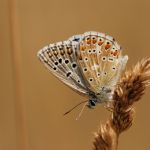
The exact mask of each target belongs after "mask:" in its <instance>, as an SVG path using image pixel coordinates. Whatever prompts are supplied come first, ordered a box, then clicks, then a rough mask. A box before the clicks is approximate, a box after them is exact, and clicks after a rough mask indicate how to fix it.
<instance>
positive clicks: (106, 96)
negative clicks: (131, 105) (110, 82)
mask: <svg viewBox="0 0 150 150" xmlns="http://www.w3.org/2000/svg"><path fill="white" fill-rule="evenodd" d="M112 94H113V92H112V89H110V88H108V87H102V88H101V89H100V91H99V92H98V93H94V92H89V100H88V104H87V106H88V107H89V108H94V107H95V106H96V105H97V104H98V103H103V102H106V101H109V100H111V99H112Z"/></svg>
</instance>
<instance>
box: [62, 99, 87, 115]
mask: <svg viewBox="0 0 150 150" xmlns="http://www.w3.org/2000/svg"><path fill="white" fill-rule="evenodd" d="M87 101H88V100H86V101H82V102H80V103H78V104H77V105H75V106H74V107H73V108H71V109H69V110H68V111H67V112H65V113H64V115H67V114H69V113H70V112H71V111H72V110H74V109H75V108H76V107H78V106H79V105H81V104H82V103H85V102H87ZM86 104H87V103H86Z"/></svg>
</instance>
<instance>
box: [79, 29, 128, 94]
mask: <svg viewBox="0 0 150 150" xmlns="http://www.w3.org/2000/svg"><path fill="white" fill-rule="evenodd" d="M121 53H122V50H121V47H120V46H119V45H118V44H117V42H116V41H115V40H114V39H113V38H112V37H111V36H108V35H105V34H103V33H98V32H86V33H84V34H83V35H82V38H81V40H80V46H79V51H78V63H79V65H80V68H82V74H83V77H84V79H85V81H86V82H87V85H88V88H89V89H90V90H91V91H93V92H94V93H98V92H99V91H100V89H101V88H102V87H109V88H114V86H115V85H116V83H117V81H118V79H119V77H120V74H121V72H122V71H123V70H124V67H125V65H126V62H127V60H128V57H127V56H122V54H121Z"/></svg>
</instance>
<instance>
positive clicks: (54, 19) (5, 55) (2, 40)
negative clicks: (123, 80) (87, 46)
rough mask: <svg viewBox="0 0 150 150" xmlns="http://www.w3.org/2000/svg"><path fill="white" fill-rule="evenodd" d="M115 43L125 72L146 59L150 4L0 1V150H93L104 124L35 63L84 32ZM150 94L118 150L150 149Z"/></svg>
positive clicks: (141, 0) (102, 113)
mask: <svg viewBox="0 0 150 150" xmlns="http://www.w3.org/2000/svg"><path fill="white" fill-rule="evenodd" d="M91 30H92V31H99V32H104V33H107V34H109V35H112V36H113V37H115V39H116V40H117V41H118V42H119V43H120V44H121V45H122V47H123V48H124V54H128V55H129V61H128V66H127V68H129V67H131V66H132V65H133V64H135V63H136V62H137V61H138V60H140V59H142V58H143V57H147V56H150V46H149V44H150V1H149V0H132V1H131V0H124V1H123V0H111V1H110V0H109V1H104V0H92V1H90V0H75V1H74V0H32V1H31V0H0V68H1V69H0V83H1V86H0V150H52V149H56V150H59V149H61V150H83V149H84V150H91V149H92V140H93V133H94V132H95V131H97V129H98V126H99V124H100V123H104V122H105V121H106V120H107V118H108V117H109V112H107V111H106V110H105V109H104V107H103V106H100V105H99V106H97V107H96V109H94V110H92V111H91V110H88V109H86V110H85V111H84V113H83V115H82V116H81V118H80V120H79V121H76V120H75V118H76V116H77V115H78V113H79V111H80V109H81V107H79V108H77V109H76V110H74V111H73V112H72V113H70V114H69V115H68V116H65V117H64V116H62V114H63V113H64V112H65V111H67V110H68V109H69V108H71V107H72V106H74V105H75V104H77V103H78V102H80V101H81V100H84V98H83V97H81V96H79V95H78V94H76V93H75V92H73V91H72V90H71V89H69V88H68V87H66V86H65V85H64V84H62V83H61V82H60V81H58V80H57V79H56V78H55V77H54V76H52V75H51V74H50V73H49V72H48V71H47V70H46V69H45V67H44V66H43V64H41V62H40V61H39V60H38V59H37V56H36V53H37V51H38V50H39V49H40V48H42V47H43V46H45V45H47V44H49V43H53V42H57V41H61V40H65V39H67V38H69V37H70V36H72V35H74V34H81V33H84V32H85V31H91ZM149 91H150V88H148V89H147V91H146V94H145V95H144V96H143V98H142V100H141V101H140V102H139V103H137V104H136V105H135V106H136V115H135V120H134V124H133V126H132V127H131V128H130V129H129V130H128V131H126V132H124V133H123V134H122V135H121V136H120V139H119V148H118V150H126V149H136V150H141V149H142V150H149V149H150V129H149V127H150V119H149V114H150V109H149V106H150V100H149V97H150V92H149Z"/></svg>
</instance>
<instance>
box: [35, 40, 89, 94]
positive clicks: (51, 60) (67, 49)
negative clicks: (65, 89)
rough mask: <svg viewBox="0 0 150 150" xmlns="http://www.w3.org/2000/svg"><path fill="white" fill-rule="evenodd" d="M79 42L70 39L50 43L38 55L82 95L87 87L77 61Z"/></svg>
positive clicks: (51, 70) (52, 70)
mask: <svg viewBox="0 0 150 150" xmlns="http://www.w3.org/2000/svg"><path fill="white" fill-rule="evenodd" d="M77 47H78V42H76V41H72V40H68V41H63V42H57V43H55V44H50V45H48V46H46V47H44V48H43V49H41V50H40V51H39V52H38V57H39V58H40V60H41V61H42V62H43V63H44V65H45V66H46V68H48V70H50V72H51V73H52V74H54V75H55V76H56V77H57V78H59V79H60V80H61V81H62V82H63V83H65V84H66V85H68V86H69V87H70V88H72V89H73V90H75V91H76V92H78V93H79V94H82V95H87V88H86V86H85V83H84V80H83V78H82V76H81V72H80V69H79V66H78V64H77V62H76V60H77V58H76V50H77Z"/></svg>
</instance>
